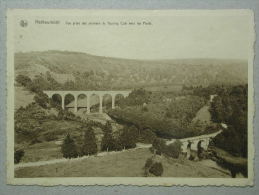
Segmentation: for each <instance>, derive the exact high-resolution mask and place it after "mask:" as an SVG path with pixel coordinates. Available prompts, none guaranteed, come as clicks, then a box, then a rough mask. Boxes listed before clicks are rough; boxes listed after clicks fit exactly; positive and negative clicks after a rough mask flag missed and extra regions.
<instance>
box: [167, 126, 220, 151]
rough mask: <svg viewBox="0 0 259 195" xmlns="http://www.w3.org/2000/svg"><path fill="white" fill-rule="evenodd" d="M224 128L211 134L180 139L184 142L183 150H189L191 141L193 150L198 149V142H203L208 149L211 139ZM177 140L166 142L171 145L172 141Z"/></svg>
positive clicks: (204, 147)
mask: <svg viewBox="0 0 259 195" xmlns="http://www.w3.org/2000/svg"><path fill="white" fill-rule="evenodd" d="M221 132H222V130H219V131H217V132H215V133H211V134H206V135H200V136H195V137H188V138H184V139H179V141H181V142H182V151H183V152H187V149H188V144H189V143H190V145H191V148H190V149H192V150H195V151H197V150H198V144H199V143H200V144H201V147H202V148H203V149H205V150H207V149H208V146H209V143H210V140H211V139H212V138H214V137H216V136H217V135H218V134H220V133H221ZM173 142H175V139H173V140H170V141H167V142H166V144H167V145H169V144H171V143H173Z"/></svg>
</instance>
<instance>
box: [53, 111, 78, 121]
mask: <svg viewBox="0 0 259 195" xmlns="http://www.w3.org/2000/svg"><path fill="white" fill-rule="evenodd" d="M57 119H58V120H76V119H77V118H76V115H75V114H74V113H72V112H70V111H67V110H60V111H59V112H58V116H57Z"/></svg>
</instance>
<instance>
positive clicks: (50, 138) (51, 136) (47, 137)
mask: <svg viewBox="0 0 259 195" xmlns="http://www.w3.org/2000/svg"><path fill="white" fill-rule="evenodd" d="M44 138H45V140H46V141H48V142H49V141H53V140H57V139H58V136H57V135H55V134H54V133H52V132H51V133H47V134H45V135H44Z"/></svg>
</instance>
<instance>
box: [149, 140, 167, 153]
mask: <svg viewBox="0 0 259 195" xmlns="http://www.w3.org/2000/svg"><path fill="white" fill-rule="evenodd" d="M152 147H153V149H154V150H155V151H156V154H158V155H161V154H162V153H163V151H164V150H165V147H166V144H165V141H164V140H163V139H160V138H156V139H154V141H153V144H152Z"/></svg>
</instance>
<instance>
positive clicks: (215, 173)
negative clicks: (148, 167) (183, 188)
mask: <svg viewBox="0 0 259 195" xmlns="http://www.w3.org/2000/svg"><path fill="white" fill-rule="evenodd" d="M151 156H152V154H151V152H150V151H149V149H147V148H145V149H144V148H143V149H135V150H128V151H124V152H118V153H110V154H108V155H105V156H99V157H96V156H92V157H89V158H87V159H83V160H78V161H69V160H68V161H67V162H64V163H57V164H52V165H44V166H37V167H25V168H19V169H17V170H16V171H15V177H25V178H26V177H97V176H99V177H114V176H116V177H143V176H144V169H143V167H144V165H145V162H146V159H147V158H149V157H151ZM159 158H160V159H159V160H160V161H161V162H162V164H163V168H164V174H163V175H162V176H163V177H208V178H209V177H211V178H212V177H213V178H215V177H230V175H229V174H227V173H224V172H222V171H219V170H216V169H214V168H210V167H207V166H204V165H203V164H202V163H201V162H193V161H189V160H179V159H171V158H170V159H169V158H165V157H163V156H162V157H159Z"/></svg>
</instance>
